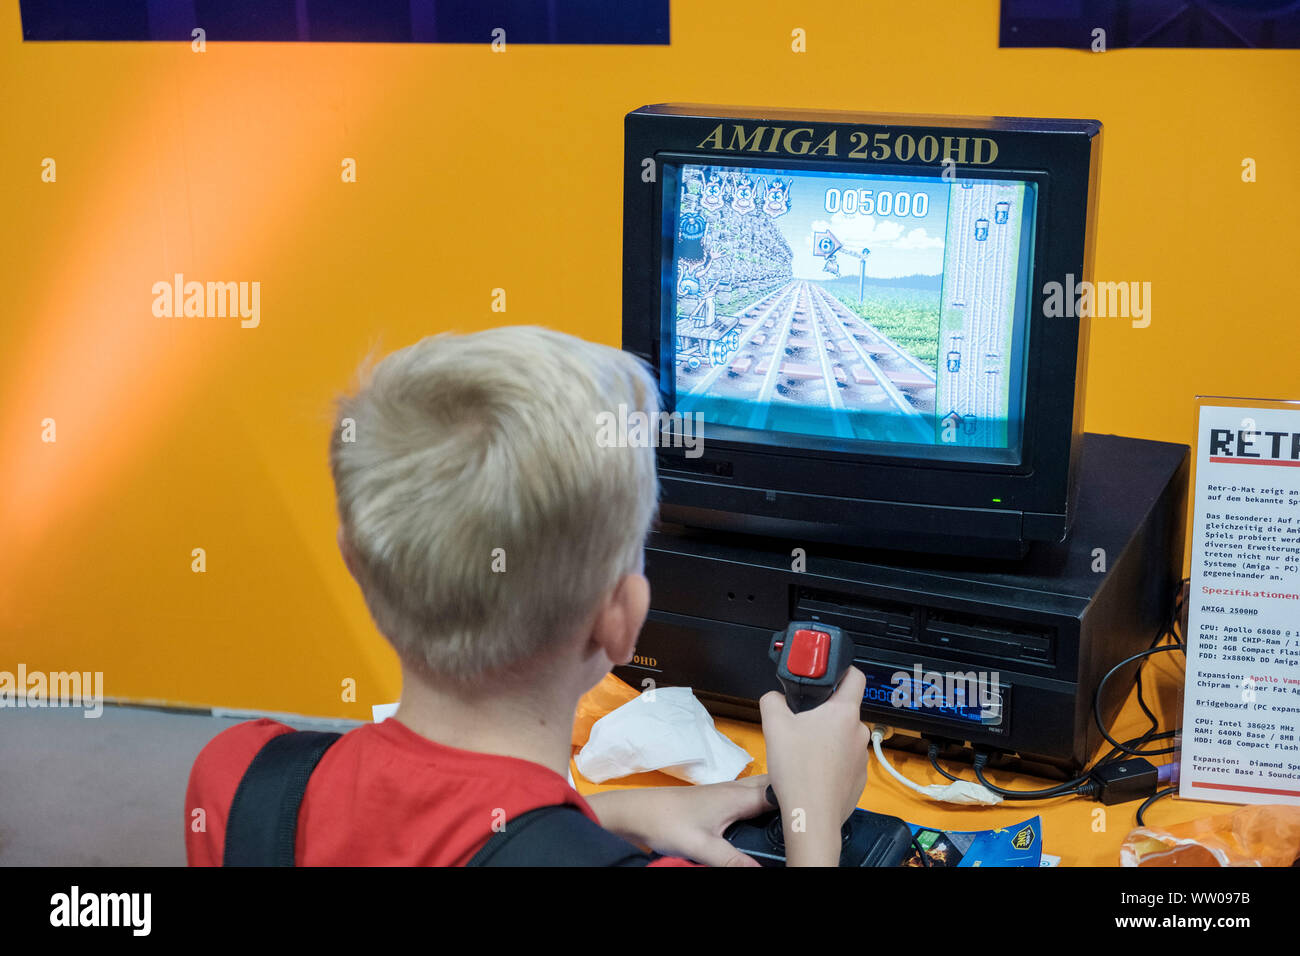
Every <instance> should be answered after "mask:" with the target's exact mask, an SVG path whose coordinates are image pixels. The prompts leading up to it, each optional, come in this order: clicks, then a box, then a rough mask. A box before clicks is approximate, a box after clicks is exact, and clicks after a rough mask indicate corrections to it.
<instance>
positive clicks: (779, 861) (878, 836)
mask: <svg viewBox="0 0 1300 956" xmlns="http://www.w3.org/2000/svg"><path fill="white" fill-rule="evenodd" d="M723 836H724V837H726V839H727V841H728V842H730V843H731V845H732V846H734V847H735V848H736V849H737V850H740V851H741V852H742V853H747V854H748V855H749V856H752V857H753V858H754V859H755V860H757V861H758V863H759V865H760V866H785V833H784V831H783V830H782V827H781V812H780V811H779V810H773V811H771V812H769V813H765V814H763V815H762V816H760V817H755V818H754V819H752V820H741V821H739V822H737V823H733V824H732V825H731V826H730V827H728V828H727V831H726V833H724V834H723ZM911 852H912V831H911V830H910V829H908V826H907V824H906V823H904V822H903V821H902V820H900V819H898V817H890V816H886V815H885V814H883V813H872V812H871V811H870V810H854V811H853V815H852V816H850V817H849V818H848V819H847V820H846V821H844V826H843V827H841V828H840V866H901V865H902V863H903V861H904V860H905V859H907V857H908V855H909V854H910V853H911Z"/></svg>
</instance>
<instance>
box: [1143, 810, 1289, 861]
mask: <svg viewBox="0 0 1300 956" xmlns="http://www.w3.org/2000/svg"><path fill="white" fill-rule="evenodd" d="M1297 861H1300V807H1285V806H1279V805H1273V804H1266V805H1263V806H1251V807H1242V808H1241V809H1240V810H1236V811H1234V812H1232V813H1224V814H1220V815H1219V816H1213V817H1201V818H1199V819H1196V820H1191V821H1189V822H1187V823H1178V824H1175V825H1173V826H1169V827H1138V828H1137V829H1136V830H1134V831H1133V832H1132V833H1130V834H1129V835H1128V836H1127V837H1125V838H1124V843H1123V845H1122V846H1121V847H1120V850H1119V862H1120V865H1121V866H1293V865H1295V864H1296V862H1297Z"/></svg>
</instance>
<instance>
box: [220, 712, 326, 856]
mask: <svg viewBox="0 0 1300 956" xmlns="http://www.w3.org/2000/svg"><path fill="white" fill-rule="evenodd" d="M340 736H342V735H341V734H327V733H320V732H318V731H314V730H299V731H290V732H289V733H287V734H280V735H278V736H276V737H272V738H271V739H270V740H268V741H267V742H266V744H265V745H264V746H263V747H262V749H261V750H259V751H258V752H257V755H256V756H255V757H253V762H252V763H250V764H249V765H248V769H247V770H245V771H244V776H243V777H242V778H241V779H240V781H239V788H238V789H237V790H236V791H235V799H234V800H233V801H231V804H230V815H229V816H228V817H227V818H226V850H225V855H224V857H223V858H222V864H221V865H222V866H293V865H294V837H295V834H296V833H297V830H298V807H299V806H300V805H301V804H302V797H303V794H304V793H305V792H306V791H307V778H308V777H310V776H311V773H312V771H313V770H315V769H316V764H318V763H319V762H320V758H321V757H323V756H325V751H326V750H328V749H329V748H330V746H331V745H332V744H333V743H334V742H335V741H336V740H338V739H339V737H340Z"/></svg>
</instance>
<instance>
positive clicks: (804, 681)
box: [768, 621, 853, 714]
mask: <svg viewBox="0 0 1300 956" xmlns="http://www.w3.org/2000/svg"><path fill="white" fill-rule="evenodd" d="M768 655H769V656H770V657H771V658H772V660H773V661H774V662H775V663H776V679H777V680H779V681H780V682H781V689H782V690H783V691H785V702H786V704H787V705H788V706H789V708H790V710H791V711H792V712H793V713H796V714H798V713H801V712H802V711H805V710H812V708H814V707H816V706H817V705H818V704H821V703H823V702H825V700H826V699H827V698H828V697H830V696H831V694H833V693H835V688H836V687H838V686H839V684H840V681H841V680H842V679H843V678H844V675H845V673H847V671H848V669H849V668H850V667H852V666H853V642H852V641H851V640H849V639H848V638H846V637H845V636H844V632H843V631H841V630H840V629H839V628H838V627H832V626H831V625H829V624H819V623H817V622H815V621H794V622H792V623H791V624H790V625H788V626H787V627H786V629H785V630H784V631H780V632H778V633H777V634H775V635H773V637H772V646H771V648H770V649H769V650H768Z"/></svg>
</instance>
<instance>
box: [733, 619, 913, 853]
mask: <svg viewBox="0 0 1300 956" xmlns="http://www.w3.org/2000/svg"><path fill="white" fill-rule="evenodd" d="M768 654H769V656H770V657H771V658H772V660H773V662H775V664H776V677H777V680H778V681H780V683H781V689H782V690H783V691H784V692H785V700H786V704H787V706H789V708H790V710H791V711H792V712H794V713H796V714H797V713H802V712H803V711H806V710H811V709H812V708H814V707H816V706H818V705H819V704H822V703H824V702H825V701H826V699H827V698H829V697H830V696H831V694H833V693H835V688H836V687H838V686H839V683H840V681H841V680H842V679H843V678H844V675H845V674H846V673H847V672H848V669H849V668H850V667H852V666H853V642H852V640H851V639H849V638H848V637H846V636H845V634H844V632H843V631H841V630H840V629H839V628H838V627H833V626H831V625H829V624H822V623H820V622H817V621H794V622H791V623H790V624H789V625H788V626H787V627H786V629H785V630H784V631H778V632H777V633H776V634H774V635H773V636H772V643H771V645H770V647H769V649H768ZM767 800H768V802H769V803H771V804H772V805H773V806H774V807H775V806H776V805H777V801H776V793H775V791H773V789H772V788H771V787H770V786H769V787H768V788H767ZM723 836H724V837H725V838H726V839H727V840H728V841H729V842H730V843H731V845H732V846H734V847H735V848H736V849H738V850H741V851H743V852H744V853H747V854H748V855H750V856H752V857H753V858H754V859H755V860H757V861H758V862H759V863H760V864H761V865H762V866H785V834H784V832H783V830H782V827H781V811H780V809H779V808H777V809H775V810H772V811H770V812H768V813H765V814H763V815H762V816H759V817H755V818H754V819H752V820H740V821H737V822H736V823H733V824H732V825H731V826H730V827H728V828H727V830H726V832H725V833H724V834H723ZM840 838H841V849H840V866H854V867H861V866H899V865H900V864H901V863H902V861H903V860H904V859H905V858H906V857H907V855H908V854H909V853H910V852H911V848H912V831H911V830H910V829H909V828H908V826H907V824H906V823H904V822H903V821H902V820H900V819H898V817H891V816H886V815H884V814H880V813H872V812H870V811H869V810H854V811H853V814H852V815H851V816H850V817H849V819H848V820H846V821H845V822H844V826H843V827H842V828H841V830H840Z"/></svg>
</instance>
